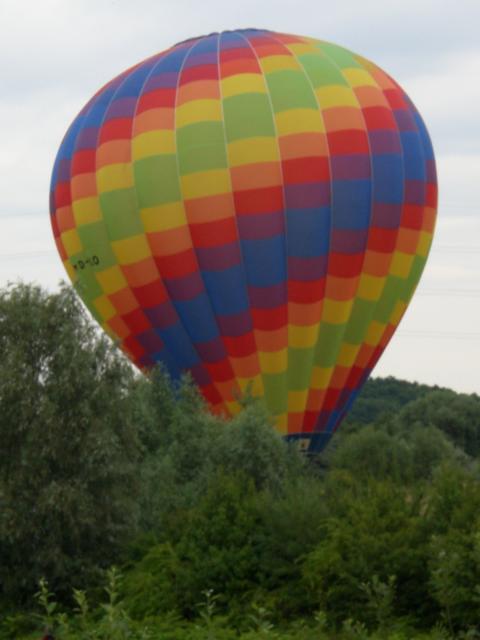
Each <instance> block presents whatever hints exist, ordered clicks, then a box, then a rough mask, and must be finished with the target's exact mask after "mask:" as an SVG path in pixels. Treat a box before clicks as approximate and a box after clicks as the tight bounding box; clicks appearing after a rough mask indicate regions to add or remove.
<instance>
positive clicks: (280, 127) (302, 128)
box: [275, 109, 325, 136]
mask: <svg viewBox="0 0 480 640" xmlns="http://www.w3.org/2000/svg"><path fill="white" fill-rule="evenodd" d="M275 123H276V126H277V132H278V135H279V136H288V135H290V134H292V133H305V132H308V133H310V132H315V133H324V132H325V127H324V124H323V120H322V117H321V115H320V114H319V112H318V111H317V109H289V110H288V111H282V112H281V113H277V114H276V117H275Z"/></svg>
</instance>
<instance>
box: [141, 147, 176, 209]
mask: <svg viewBox="0 0 480 640" xmlns="http://www.w3.org/2000/svg"><path fill="white" fill-rule="evenodd" d="M133 171H134V176H135V186H136V191H137V197H138V205H139V207H140V208H141V209H143V208H144V207H153V206H155V205H157V204H166V203H168V202H177V201H178V200H180V188H179V184H178V169H177V156H176V155H174V154H163V155H158V156H150V157H149V158H142V159H141V160H137V161H136V162H135V163H134V165H133Z"/></svg>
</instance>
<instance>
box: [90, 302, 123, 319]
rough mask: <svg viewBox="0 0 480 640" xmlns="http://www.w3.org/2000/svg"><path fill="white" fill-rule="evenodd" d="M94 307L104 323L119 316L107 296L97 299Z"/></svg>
mask: <svg viewBox="0 0 480 640" xmlns="http://www.w3.org/2000/svg"><path fill="white" fill-rule="evenodd" d="M93 305H94V307H95V309H96V310H97V311H98V313H99V314H100V316H101V318H102V320H104V321H106V320H110V318H113V316H115V315H117V311H116V309H115V307H114V306H113V304H112V303H111V302H110V300H109V299H108V298H107V297H106V296H99V297H98V298H96V299H95V300H94V301H93Z"/></svg>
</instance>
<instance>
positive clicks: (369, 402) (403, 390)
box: [346, 376, 440, 424]
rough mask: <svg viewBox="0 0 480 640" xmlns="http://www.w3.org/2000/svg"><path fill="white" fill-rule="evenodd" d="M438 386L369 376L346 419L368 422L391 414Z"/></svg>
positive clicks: (350, 421) (362, 422)
mask: <svg viewBox="0 0 480 640" xmlns="http://www.w3.org/2000/svg"><path fill="white" fill-rule="evenodd" d="M439 389H440V387H437V386H434V387H431V386H428V385H425V384H418V383H417V382H407V381H406V380H397V378H393V377H392V376H390V377H388V378H370V380H367V383H366V384H365V386H364V387H363V389H362V391H361V392H360V394H359V396H358V398H357V399H356V400H355V403H354V405H353V407H352V408H351V409H350V411H349V413H348V416H347V419H346V420H347V421H348V422H349V423H353V422H358V423H360V424H369V423H370V422H375V421H376V420H378V419H379V418H381V417H382V415H391V414H392V413H396V412H397V411H399V410H400V409H403V407H404V406H405V405H406V404H408V403H409V402H413V401H414V400H418V398H421V397H423V396H424V395H426V394H427V393H430V392H431V391H438V390H439Z"/></svg>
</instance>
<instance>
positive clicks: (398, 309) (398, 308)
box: [390, 300, 408, 327]
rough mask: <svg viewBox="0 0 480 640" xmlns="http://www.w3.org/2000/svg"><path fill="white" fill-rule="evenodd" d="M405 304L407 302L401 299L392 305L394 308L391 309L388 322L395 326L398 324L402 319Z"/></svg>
mask: <svg viewBox="0 0 480 640" xmlns="http://www.w3.org/2000/svg"><path fill="white" fill-rule="evenodd" d="M407 305H408V303H407V302H403V300H399V301H398V302H397V304H396V305H395V307H394V309H393V311H392V315H391V316H390V322H391V324H393V325H394V326H395V327H396V326H397V325H398V323H399V322H400V320H401V319H402V316H403V314H404V313H405V310H406V308H407Z"/></svg>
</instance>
